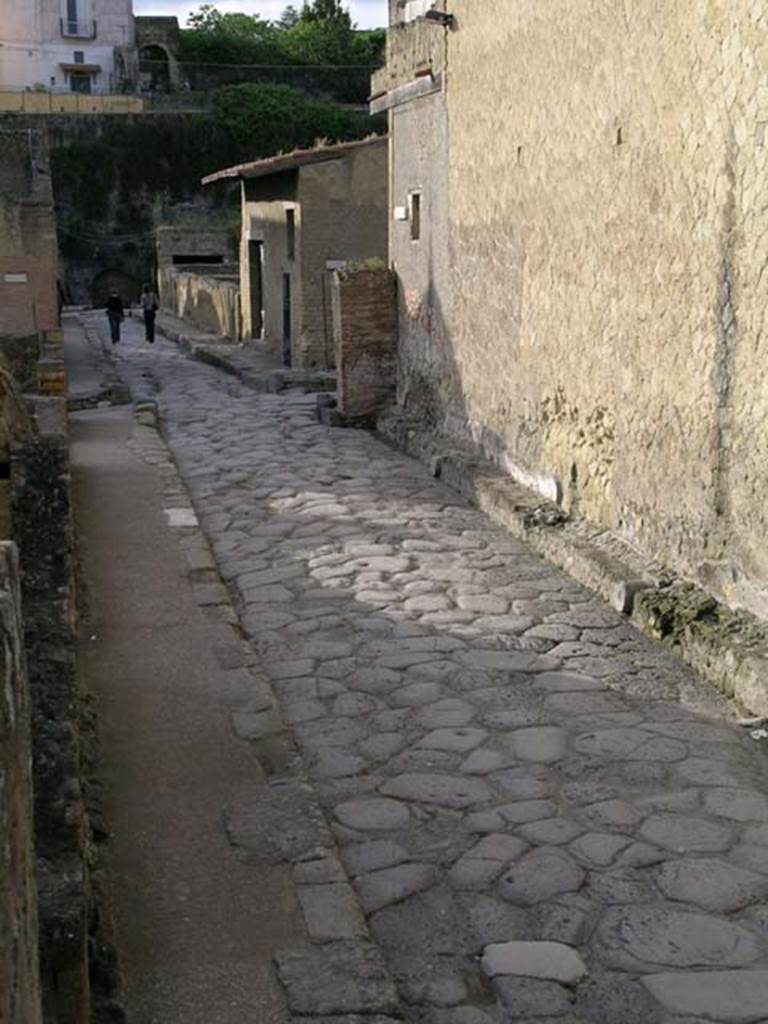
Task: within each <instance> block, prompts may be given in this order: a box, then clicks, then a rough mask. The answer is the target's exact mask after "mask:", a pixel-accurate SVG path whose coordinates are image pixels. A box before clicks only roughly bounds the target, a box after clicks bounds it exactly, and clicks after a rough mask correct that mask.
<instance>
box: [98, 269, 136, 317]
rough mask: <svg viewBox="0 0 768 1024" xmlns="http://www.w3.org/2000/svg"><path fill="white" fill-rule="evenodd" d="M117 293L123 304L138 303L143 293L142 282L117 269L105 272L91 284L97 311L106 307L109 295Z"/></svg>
mask: <svg viewBox="0 0 768 1024" xmlns="http://www.w3.org/2000/svg"><path fill="white" fill-rule="evenodd" d="M113 290H114V291H116V292H117V294H118V295H119V296H120V298H121V299H122V300H123V303H125V304H128V303H135V302H138V299H139V295H140V293H141V282H140V281H137V280H136V278H135V277H131V275H130V274H126V272H125V271H124V270H119V269H117V268H114V269H111V270H103V271H102V272H101V273H100V274H97V275H96V277H94V279H93V281H92V282H91V302H92V303H93V305H94V306H95V307H96V308H97V309H101V308H103V307H104V305H105V303H106V301H107V298H108V296H109V293H110V292H111V291H113Z"/></svg>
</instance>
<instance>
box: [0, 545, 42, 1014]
mask: <svg viewBox="0 0 768 1024" xmlns="http://www.w3.org/2000/svg"><path fill="white" fill-rule="evenodd" d="M0 671H2V677H3V688H2V693H1V694H0V836H2V837H3V840H2V843H0V1021H8V1022H9V1024H40V1021H41V1020H42V1017H41V1001H40V975H39V969H38V958H37V939H38V936H37V899H36V895H37V894H36V891H35V859H34V829H33V819H32V776H31V771H30V768H31V740H30V728H29V719H30V712H29V690H28V686H27V673H26V665H25V662H24V627H23V624H22V621H21V594H20V588H19V563H18V557H17V554H16V547H15V545H13V544H10V543H8V542H7V541H3V542H2V543H0Z"/></svg>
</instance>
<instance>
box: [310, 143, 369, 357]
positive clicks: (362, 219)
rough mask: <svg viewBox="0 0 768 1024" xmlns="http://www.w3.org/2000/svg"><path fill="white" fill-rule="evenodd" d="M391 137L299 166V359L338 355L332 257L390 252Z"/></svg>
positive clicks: (363, 257) (357, 259) (359, 259)
mask: <svg viewBox="0 0 768 1024" xmlns="http://www.w3.org/2000/svg"><path fill="white" fill-rule="evenodd" d="M387 195H388V189H387V140H386V139H382V140H381V141H380V142H376V143H373V144H372V145H370V146H363V147H361V148H360V149H356V150H353V151H351V152H350V153H348V154H347V155H345V156H344V158H343V159H341V160H331V161H328V162H327V163H318V164H310V165H308V166H306V167H303V168H301V170H300V172H299V206H300V220H299V228H298V235H299V238H298V249H297V258H298V260H299V263H300V268H301V304H300V306H299V321H298V323H297V325H296V330H295V335H296V336H295V338H294V344H293V350H294V365H296V366H297V367H300V368H310V367H321V368H327V367H329V366H330V365H331V364H332V361H333V326H332V320H331V283H332V273H333V271H332V270H329V269H328V268H327V262H328V261H329V260H350V261H354V262H363V261H365V260H367V259H370V258H378V259H381V260H385V259H386V256H387V217H388V213H387V211H388V199H387Z"/></svg>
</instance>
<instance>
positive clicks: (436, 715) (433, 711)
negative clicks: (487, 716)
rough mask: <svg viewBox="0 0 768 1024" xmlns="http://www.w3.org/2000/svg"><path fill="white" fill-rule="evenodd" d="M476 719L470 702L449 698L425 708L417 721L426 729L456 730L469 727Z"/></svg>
mask: <svg viewBox="0 0 768 1024" xmlns="http://www.w3.org/2000/svg"><path fill="white" fill-rule="evenodd" d="M474 717H475V709H474V708H473V707H472V705H471V704H470V703H469V702H468V701H465V700H459V699H458V698H448V699H446V700H439V701H436V702H435V703H434V704H430V705H428V706H427V707H425V708H423V709H422V710H421V711H420V712H419V713H418V715H417V716H416V721H417V722H418V723H419V725H423V726H424V728H425V729H455V728H460V727H461V726H464V725H469V723H470V722H471V721H472V719H473V718H474Z"/></svg>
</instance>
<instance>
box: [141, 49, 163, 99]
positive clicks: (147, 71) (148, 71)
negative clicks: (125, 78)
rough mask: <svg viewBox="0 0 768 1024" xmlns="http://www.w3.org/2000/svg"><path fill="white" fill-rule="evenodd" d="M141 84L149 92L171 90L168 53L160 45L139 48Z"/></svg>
mask: <svg viewBox="0 0 768 1024" xmlns="http://www.w3.org/2000/svg"><path fill="white" fill-rule="evenodd" d="M139 74H140V76H141V86H142V88H143V89H147V90H148V91H149V92H170V91H171V68H170V62H169V60H168V53H167V51H166V50H165V48H164V47H162V46H156V45H150V46H142V48H141V49H140V50H139Z"/></svg>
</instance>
